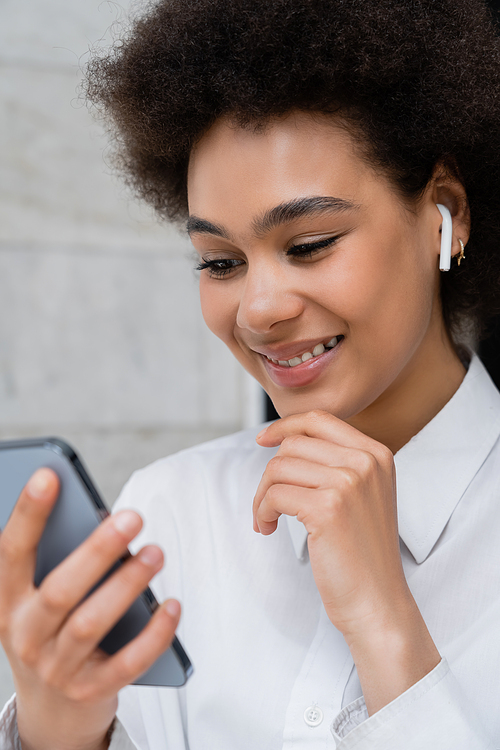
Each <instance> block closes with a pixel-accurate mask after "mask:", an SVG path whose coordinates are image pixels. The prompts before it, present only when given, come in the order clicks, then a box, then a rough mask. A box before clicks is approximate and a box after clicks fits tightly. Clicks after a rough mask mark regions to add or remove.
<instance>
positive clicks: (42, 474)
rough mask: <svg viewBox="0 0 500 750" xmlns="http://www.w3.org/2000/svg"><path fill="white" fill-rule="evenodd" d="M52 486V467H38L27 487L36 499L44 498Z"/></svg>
mask: <svg viewBox="0 0 500 750" xmlns="http://www.w3.org/2000/svg"><path fill="white" fill-rule="evenodd" d="M51 486H52V472H51V470H50V469H38V470H37V471H36V472H35V473H34V474H33V476H32V477H31V479H30V480H29V482H28V484H27V486H26V489H27V490H28V492H29V494H30V495H31V497H32V498H34V499H35V500H44V499H45V498H46V497H47V494H48V490H49V489H50V488H51Z"/></svg>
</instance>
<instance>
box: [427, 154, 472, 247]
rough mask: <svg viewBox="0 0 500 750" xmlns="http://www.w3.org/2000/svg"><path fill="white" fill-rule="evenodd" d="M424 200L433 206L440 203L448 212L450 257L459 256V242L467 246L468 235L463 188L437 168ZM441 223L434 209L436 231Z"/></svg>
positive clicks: (468, 224) (468, 214) (466, 204)
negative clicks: (450, 225)
mask: <svg viewBox="0 0 500 750" xmlns="http://www.w3.org/2000/svg"><path fill="white" fill-rule="evenodd" d="M426 198H427V200H431V201H432V202H433V203H434V204H437V203H441V204H442V205H444V206H446V208H447V209H448V210H449V212H450V214H451V218H452V221H453V234H452V241H451V255H452V257H455V256H457V255H459V254H460V249H461V248H460V242H459V240H462V242H463V244H464V246H465V245H467V242H468V240H469V234H470V212H469V203H468V201H467V194H466V192H465V189H464V186H463V185H462V183H461V182H460V180H459V179H458V177H456V176H455V175H453V174H452V173H451V172H450V171H448V170H447V169H446V168H444V167H443V166H438V167H437V168H436V170H435V171H434V174H433V177H432V180H431V182H430V184H429V190H428V194H427V196H426ZM441 222H442V218H441V215H440V213H439V211H438V210H437V209H436V223H437V225H438V231H439V228H440V227H441Z"/></svg>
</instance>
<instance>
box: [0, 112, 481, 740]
mask: <svg viewBox="0 0 500 750" xmlns="http://www.w3.org/2000/svg"><path fill="white" fill-rule="evenodd" d="M188 189H189V205H190V212H191V214H192V217H198V220H195V219H194V218H193V219H192V220H191V230H192V239H193V243H194V245H195V247H196V249H197V250H198V252H199V253H200V256H202V257H203V258H208V259H209V260H211V261H214V260H215V261H217V262H219V265H220V262H222V265H226V266H227V265H228V262H227V261H228V259H229V261H230V263H229V265H231V263H233V261H234V262H235V263H236V266H235V268H233V270H232V271H231V273H230V274H229V275H227V276H224V277H222V278H214V277H213V276H212V275H211V272H210V270H207V269H205V270H204V271H203V272H202V274H201V279H200V291H201V301H202V308H203V314H204V316H205V320H206V322H207V324H208V325H209V327H210V328H211V329H212V330H213V331H214V333H216V335H217V336H219V337H220V338H221V339H222V340H223V341H224V342H225V343H226V344H227V346H229V348H230V349H231V351H232V352H233V354H234V355H235V356H236V357H237V359H238V360H239V361H240V362H241V363H242V364H243V366H244V367H245V368H246V369H247V370H248V371H249V372H250V373H252V375H254V376H255V377H256V378H257V380H259V382H260V383H261V384H262V385H263V386H264V388H265V389H266V390H267V391H268V393H269V394H270V395H271V397H272V399H273V400H274V402H275V404H276V406H277V408H278V410H279V412H280V414H282V416H283V419H281V420H279V421H278V422H276V423H275V424H273V425H271V427H269V428H268V429H267V430H266V431H264V432H263V433H261V435H260V436H259V437H258V442H259V444H260V445H263V446H279V450H278V453H277V456H276V457H275V458H273V459H272V460H271V461H270V462H269V464H268V466H267V468H266V471H265V472H264V475H263V477H262V480H261V482H260V485H259V487H258V490H257V493H256V496H255V501H254V518H255V529H256V531H260V532H261V533H263V534H270V533H273V532H274V530H275V529H276V525H277V520H278V518H279V516H280V515H281V514H282V513H285V514H290V515H296V516H297V517H298V518H299V520H301V521H302V522H303V523H304V525H305V527H306V528H307V530H308V532H309V554H310V560H311V565H312V570H313V572H314V576H315V580H316V584H317V586H318V590H319V592H320V594H321V597H322V600H323V602H324V604H325V608H326V611H327V613H328V615H329V617H330V619H331V621H332V623H334V624H335V625H336V626H337V627H338V628H339V629H340V630H341V631H342V633H343V634H344V636H345V638H346V640H347V643H348V645H349V647H350V649H351V653H352V655H353V658H354V661H355V663H356V665H357V668H358V674H359V677H360V681H361V684H362V687H363V693H364V695H365V699H366V703H367V706H368V710H369V712H370V713H373V712H374V711H377V710H379V709H380V708H381V707H382V706H384V705H386V704H387V703H388V702H389V701H391V700H393V699H394V698H395V697H396V696H397V695H400V694H401V693H402V692H403V691H404V690H406V689H407V688H408V687H410V686H411V685H412V684H414V683H415V682H416V681H418V680H419V679H420V678H421V677H423V676H424V675H425V674H426V673H427V672H428V671H430V670H431V669H432V668H433V667H434V666H435V665H436V664H437V663H438V662H439V658H440V657H439V654H438V652H437V649H436V647H435V645H434V644H433V642H432V639H431V638H430V635H429V633H428V631H427V628H426V626H425V623H424V622H423V619H422V617H421V615H420V612H419V611H418V608H417V607H416V605H415V602H414V600H413V598H412V596H411V593H410V591H409V589H408V587H407V585H406V581H405V579H404V575H403V571H402V568H401V560H400V555H399V544H398V534H397V523H396V493H395V483H394V468H393V459H392V453H393V451H395V450H397V449H398V448H399V447H401V445H403V444H404V443H405V442H406V441H407V440H408V439H409V438H410V437H411V436H412V435H413V434H415V433H416V432H417V431H418V430H419V429H420V428H421V427H422V426H423V425H424V424H425V423H426V422H427V421H429V419H431V418H432V417H433V416H434V415H435V414H436V413H437V411H439V409H440V408H442V406H443V405H444V404H445V403H446V401H448V400H449V398H450V397H451V396H452V395H453V393H454V392H455V390H456V389H457V388H458V386H459V384H460V382H461V380H462V378H463V376H464V368H463V366H462V365H461V363H460V360H459V359H458V357H457V355H456V353H455V351H454V349H453V346H452V343H451V341H450V339H449V337H448V335H447V332H446V330H445V327H444V324H443V320H442V315H441V310H440V306H439V293H438V290H439V272H438V271H437V258H438V254H439V243H440V239H439V231H440V223H441V219H440V214H439V212H438V211H437V209H436V208H435V204H436V203H437V202H439V203H444V204H445V205H447V206H448V207H449V209H450V211H451V212H452V215H453V219H454V221H453V226H454V238H453V251H454V253H456V252H458V237H461V238H462V240H463V241H464V243H466V241H467V236H468V223H467V216H466V213H465V210H464V206H466V202H465V200H464V192H463V189H462V186H461V185H460V184H459V183H457V182H454V181H453V180H450V179H448V178H447V177H446V176H445V175H436V177H435V179H434V180H433V181H432V183H431V184H430V185H429V187H428V190H427V191H426V193H425V195H424V197H423V199H422V200H421V202H420V203H419V205H418V206H416V207H413V208H412V210H409V208H408V207H407V206H405V205H404V204H403V202H402V201H401V199H400V198H399V197H398V195H397V193H396V191H395V190H394V188H393V186H392V185H391V183H390V182H389V181H388V180H387V179H386V178H385V177H384V176H382V175H380V174H377V173H375V172H374V171H373V170H372V169H371V168H370V167H369V166H368V165H367V164H366V162H365V160H364V159H363V158H362V157H361V155H360V153H358V151H357V150H356V147H355V144H354V141H353V140H351V138H350V136H349V134H348V133H347V132H346V129H345V128H344V127H340V125H339V123H336V121H335V120H333V119H331V118H330V119H326V118H323V117H320V116H312V115H306V114H300V113H292V114H291V115H289V116H288V117H286V118H282V119H280V120H276V121H274V122H272V123H271V124H270V125H269V127H267V128H266V129H264V130H261V131H260V132H258V133H255V132H253V131H251V130H242V129H241V128H237V127H234V126H232V125H231V124H230V123H229V122H227V121H219V122H217V123H216V124H215V125H214V126H213V127H212V128H211V130H210V131H209V132H208V133H207V134H206V135H205V136H204V137H203V138H202V140H201V141H200V142H199V144H198V145H197V147H196V149H195V150H194V152H193V154H192V158H191V161H190V166H189V181H188ZM318 196H327V197H328V196H329V197H336V198H337V199H342V201H344V204H342V205H343V210H342V211H338V210H335V211H334V210H332V208H331V206H330V208H329V210H328V211H326V210H324V206H323V210H321V211H318V210H315V211H311V210H310V209H311V205H310V201H309V204H308V205H309V209H308V210H307V211H306V212H305V213H304V212H302V215H301V216H300V217H299V216H297V211H295V215H294V216H293V217H292V218H291V217H290V211H289V212H288V218H287V217H285V216H284V215H283V212H281V220H280V221H279V222H278V223H276V222H274V224H273V226H272V227H268V228H267V230H266V231H263V229H264V228H263V227H262V226H261V227H260V229H259V231H257V227H256V226H255V222H256V221H257V220H258V219H259V218H262V216H263V215H264V214H265V213H266V212H269V211H272V209H273V208H275V207H276V206H280V205H282V204H283V203H287V202H288V203H289V202H292V203H293V202H296V201H297V199H306V202H307V199H311V198H315V197H316V198H317V197H318ZM345 203H350V204H352V205H350V207H349V208H346V206H345ZM316 208H317V206H316ZM337 208H338V202H337ZM275 213H276V212H275ZM292 213H293V211H292ZM284 219H286V220H284ZM200 220H202V221H201V222H200ZM203 222H205V223H204V224H203ZM207 222H209V223H210V225H211V227H212V228H211V230H210V231H209V232H207V231H206V230H207ZM271 223H272V222H271ZM214 227H215V232H214ZM217 227H218V229H217ZM222 227H223V228H224V230H223V231H222V234H224V235H225V237H222V236H220V234H221V232H220V231H219V230H220V229H221V228H222ZM202 230H203V231H202ZM334 235H335V236H338V235H340V237H339V239H338V240H337V241H336V242H335V243H334V244H332V245H329V246H328V247H324V248H323V249H322V250H321V251H320V252H318V253H316V254H314V255H311V256H310V257H291V256H290V255H287V251H288V250H289V249H290V246H291V245H297V244H301V243H304V242H312V241H318V240H324V239H325V238H330V237H332V236H334ZM334 335H342V336H344V339H343V340H342V341H341V345H339V348H338V350H336V351H335V350H332V352H333V354H332V355H329V356H330V358H326V359H327V360H328V366H324V367H323V366H322V369H321V372H320V374H319V376H318V377H315V378H314V379H313V380H312V381H311V382H308V383H307V384H306V385H301V386H300V387H285V386H284V385H283V384H282V383H281V384H277V383H276V382H275V381H276V377H275V375H273V374H272V372H271V371H270V369H269V366H268V365H266V361H265V360H264V358H263V357H262V354H261V353H259V352H258V351H257V350H259V349H260V350H261V349H262V348H267V349H268V351H270V350H273V351H274V350H276V352H278V350H280V353H281V354H282V353H283V352H284V351H285V350H286V349H289V350H290V348H292V349H293V348H295V349H297V347H298V348H299V349H300V346H301V345H302V344H303V343H304V342H306V341H307V342H309V343H310V342H311V341H312V340H314V341H319V340H324V341H326V340H328V339H330V338H331V336H334ZM290 356H291V355H290ZM325 361H326V360H325ZM57 492H58V483H57V477H56V476H55V474H54V473H53V472H51V471H50V470H48V469H41V470H39V471H38V472H37V473H36V474H35V475H34V476H33V477H32V479H31V480H30V482H29V483H28V485H27V487H26V488H25V490H24V491H23V493H22V495H21V497H20V498H19V501H18V503H17V505H16V507H15V509H14V511H13V513H12V516H11V518H10V519H9V521H8V523H7V525H6V527H5V529H4V530H3V532H2V534H1V536H0V638H1V640H2V644H3V646H4V649H5V651H6V653H7V655H8V658H9V661H10V664H11V667H12V671H13V675H14V681H15V684H16V691H17V701H18V726H19V733H20V737H21V742H22V747H23V750H49V749H50V750H103V749H104V748H106V747H107V746H108V741H107V739H106V733H107V730H108V728H109V726H110V725H111V723H112V720H113V717H114V713H115V710H116V702H117V698H116V696H117V693H118V691H119V690H120V689H121V688H122V687H123V686H125V685H126V684H128V683H130V682H132V681H133V680H134V679H135V678H136V677H137V676H138V675H139V674H141V673H142V672H144V671H145V670H146V669H147V668H148V667H149V666H150V665H151V664H152V663H153V661H154V660H155V659H156V658H157V657H158V655H159V654H160V653H161V652H163V651H164V650H165V649H166V648H167V647H168V646H169V645H170V643H171V641H172V638H173V635H174V632H175V628H176V626H177V623H178V620H179V614H180V607H179V604H178V602H175V601H173V600H170V601H168V602H166V603H165V604H164V605H163V606H162V607H161V608H159V610H158V611H157V612H156V614H155V616H154V617H153V619H152V620H151V623H150V624H149V625H148V627H147V628H146V629H145V630H144V631H143V632H142V633H141V634H140V635H139V636H138V637H137V638H136V639H135V640H134V641H133V642H131V643H130V644H129V645H128V646H126V647H125V648H123V649H122V650H121V651H119V652H118V653H117V654H115V655H114V656H112V657H109V656H106V655H104V654H103V653H102V652H100V651H99V649H98V648H97V644H98V643H99V642H100V640H101V639H102V637H103V635H104V634H105V633H106V632H107V631H108V630H109V628H110V626H111V624H112V623H113V622H115V621H116V620H117V619H118V618H119V617H120V616H121V614H122V613H123V612H124V611H125V610H126V609H127V608H128V606H129V605H130V603H131V602H132V601H133V600H134V599H135V598H136V597H137V595H138V593H139V592H140V591H141V590H143V589H144V588H145V586H146V585H147V583H148V581H149V580H150V579H151V578H152V577H153V576H154V575H155V574H156V573H157V572H158V570H159V569H160V568H161V565H162V556H161V552H160V550H159V549H158V548H156V547H147V548H145V549H144V550H142V551H141V552H139V554H138V555H136V556H134V557H132V558H131V559H130V560H128V561H127V562H126V563H125V564H124V565H123V566H122V567H121V569H120V570H119V571H117V572H116V573H115V574H114V575H113V576H112V577H111V578H110V579H109V580H108V581H107V582H106V583H105V584H104V585H103V586H102V587H101V589H99V590H98V591H96V592H94V593H93V594H92V595H91V596H90V597H88V598H87V599H85V601H84V602H83V603H81V604H79V602H81V600H82V598H83V597H84V596H85V594H86V593H87V592H88V591H89V590H90V589H91V588H92V587H93V585H94V584H95V583H96V582H97V581H98V580H99V579H100V578H101V576H102V575H103V573H104V572H105V571H107V570H108V569H109V568H110V567H111V565H112V563H113V562H114V561H115V560H117V559H118V558H119V557H121V556H122V555H123V553H124V551H125V549H126V547H127V544H129V543H130V541H131V540H132V539H133V538H134V537H135V536H136V535H137V533H138V532H139V530H140V527H141V520H140V518H139V516H138V515H137V514H135V513H133V512H131V511H122V512H121V513H119V514H117V515H116V516H114V517H112V518H109V519H107V520H106V521H105V522H104V523H103V524H101V525H100V527H99V528H98V529H97V530H96V531H95V532H94V534H93V535H92V536H91V537H89V539H88V540H86V542H84V544H83V545H81V546H80V547H79V548H78V549H77V550H76V551H75V552H74V553H73V554H72V555H71V556H70V557H68V558H67V559H66V560H65V561H64V562H63V563H61V565H59V566H58V567H57V568H56V569H55V570H54V571H53V572H52V573H51V574H50V575H49V576H47V578H46V579H45V580H44V581H43V583H42V585H41V586H40V587H39V588H38V589H37V588H35V587H34V585H33V575H34V567H35V554H36V547H37V544H38V541H39V539H40V537H41V534H42V532H43V528H44V525H45V523H46V520H47V518H48V516H49V514H50V511H51V509H52V507H53V505H54V503H55V500H56V498H57ZM125 521H126V522H127V523H125Z"/></svg>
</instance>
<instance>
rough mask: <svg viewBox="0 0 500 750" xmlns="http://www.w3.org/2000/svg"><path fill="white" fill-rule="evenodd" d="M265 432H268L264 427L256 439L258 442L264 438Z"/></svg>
mask: <svg viewBox="0 0 500 750" xmlns="http://www.w3.org/2000/svg"><path fill="white" fill-rule="evenodd" d="M265 432H267V427H264V429H263V430H261V431H260V432H259V434H258V435H257V437H256V438H255V439H256V440H258V439H259V438H260V437H262V435H263V434H264V433H265Z"/></svg>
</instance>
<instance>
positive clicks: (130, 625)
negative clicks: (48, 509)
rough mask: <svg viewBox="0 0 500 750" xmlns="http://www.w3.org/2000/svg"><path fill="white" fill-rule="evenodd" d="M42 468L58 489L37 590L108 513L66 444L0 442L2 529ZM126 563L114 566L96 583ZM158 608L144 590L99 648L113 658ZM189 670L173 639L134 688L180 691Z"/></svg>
mask: <svg viewBox="0 0 500 750" xmlns="http://www.w3.org/2000/svg"><path fill="white" fill-rule="evenodd" d="M42 466H47V467H49V468H50V469H53V470H54V471H55V472H56V474H57V475H58V477H59V480H60V483H61V488H60V492H59V497H58V500H57V502H56V504H55V506H54V509H53V511H52V513H51V515H50V516H49V519H48V522H47V525H46V527H45V531H44V532H43V536H42V538H41V540H40V543H39V545H38V551H37V561H36V572H35V585H36V586H39V585H40V583H41V582H42V581H43V579H44V578H45V576H46V575H47V574H48V573H50V571H51V570H53V568H55V567H56V566H57V565H59V563H60V562H62V560H64V558H65V557H67V556H68V555H69V554H70V552H72V551H73V550H74V549H75V548H76V547H78V545H79V544H81V543H82V542H83V541H84V539H86V538H87V537H88V536H89V534H91V533H92V531H94V529H95V528H97V526H98V525H99V523H100V522H101V521H103V520H104V518H106V517H107V516H108V515H109V511H108V510H107V508H106V506H105V504H104V502H103V501H102V499H101V497H100V495H99V493H98V491H97V489H96V487H95V485H94V483H93V482H92V480H91V479H90V476H89V474H88V472H87V470H86V469H85V467H84V466H83V464H82V462H81V461H80V459H79V458H78V456H77V455H76V453H75V451H74V450H73V448H71V446H69V445H68V444H67V443H66V442H64V440H61V439H59V438H53V437H48V438H32V439H27V440H11V441H0V529H3V528H4V527H5V524H6V523H7V521H8V519H9V516H10V514H11V513H12V510H13V508H14V505H15V504H16V501H17V498H18V497H19V495H20V494H21V491H22V489H23V487H24V485H25V484H26V483H27V481H28V479H29V478H30V477H31V475H32V474H33V472H34V471H36V469H39V468H40V467H42ZM126 559H127V558H126V557H124V558H122V560H121V561H119V562H117V563H116V564H115V565H114V566H113V567H112V568H111V570H109V571H108V573H107V574H106V575H105V576H104V577H103V578H102V580H101V581H99V584H98V585H100V584H101V583H103V581H104V580H106V578H107V577H108V576H109V575H111V573H113V572H114V571H115V570H116V569H117V567H119V566H120V565H121V564H122V563H123V562H124V561H125V560H126ZM157 607H158V602H157V600H156V599H155V597H154V595H153V593H152V591H151V589H150V588H147V589H146V590H145V591H143V593H142V594H141V595H140V596H139V597H138V598H137V599H136V601H135V602H134V603H133V604H132V606H131V607H130V609H129V610H128V611H127V612H126V613H125V614H124V615H123V617H122V618H121V619H120V620H119V621H118V622H117V623H116V625H114V627H113V628H112V629H111V630H110V631H109V633H108V634H107V635H106V636H105V638H104V639H103V640H102V642H101V643H100V644H99V645H100V648H102V649H103V650H104V651H105V652H106V653H108V654H114V653H115V652H116V651H118V650H119V649H120V648H122V646H124V645H125V644H126V643H128V642H129V641H130V640H132V638H134V637H135V636H136V635H137V634H138V633H140V631H141V630H142V629H143V628H144V626H145V625H146V624H147V623H148V621H149V619H150V618H151V616H152V614H153V612H154V611H155V609H156V608H157ZM192 670H193V667H192V665H191V662H190V660H189V657H188V655H187V654H186V652H185V651H184V649H183V647H182V645H181V643H180V641H179V639H178V638H177V637H174V640H173V642H172V645H171V646H170V648H169V649H168V650H167V651H165V652H164V653H163V654H162V655H161V656H160V657H158V659H157V660H156V661H155V663H154V664H153V665H152V666H151V667H150V668H149V669H148V670H147V672H145V673H144V674H143V675H142V676H141V677H139V678H138V679H137V680H136V682H135V684H136V685H159V686H167V687H180V686H181V685H184V684H185V682H186V681H187V679H188V677H189V676H190V674H191V672H192Z"/></svg>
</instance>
